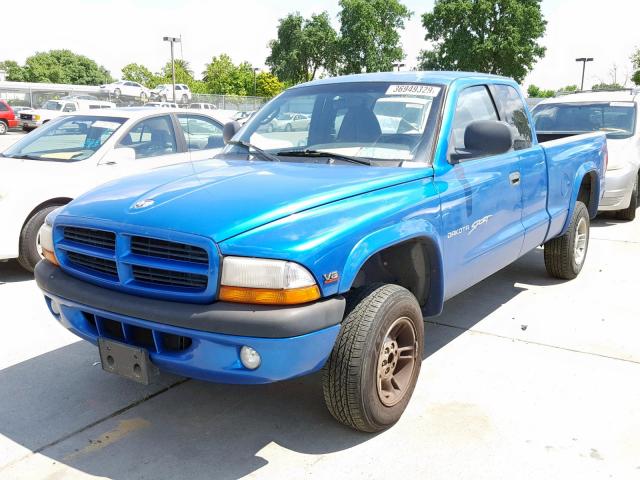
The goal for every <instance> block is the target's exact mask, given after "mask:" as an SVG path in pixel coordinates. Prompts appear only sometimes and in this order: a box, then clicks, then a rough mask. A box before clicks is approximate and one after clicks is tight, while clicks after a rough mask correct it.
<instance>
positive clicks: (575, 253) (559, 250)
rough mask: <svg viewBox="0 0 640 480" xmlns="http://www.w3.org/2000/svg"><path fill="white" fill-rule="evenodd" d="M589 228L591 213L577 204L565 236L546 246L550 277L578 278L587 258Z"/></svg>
mask: <svg viewBox="0 0 640 480" xmlns="http://www.w3.org/2000/svg"><path fill="white" fill-rule="evenodd" d="M589 228H590V222H589V211H588V210H587V207H586V205H585V204H584V203H582V202H576V206H575V208H574V209H573V215H572V217H571V223H570V224H569V228H568V229H567V231H566V232H565V234H564V235H562V236H560V237H556V238H554V239H552V240H549V241H548V242H547V243H545V244H544V265H545V267H546V268H547V273H549V275H551V276H552V277H555V278H562V279H564V280H572V279H574V278H576V277H577V276H578V274H579V273H580V271H581V270H582V266H583V265H584V261H585V259H586V257H587V250H588V248H589Z"/></svg>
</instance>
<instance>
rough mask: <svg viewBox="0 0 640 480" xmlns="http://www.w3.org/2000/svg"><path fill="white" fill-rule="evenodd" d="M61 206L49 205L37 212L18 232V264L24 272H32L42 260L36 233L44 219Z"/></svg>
mask: <svg viewBox="0 0 640 480" xmlns="http://www.w3.org/2000/svg"><path fill="white" fill-rule="evenodd" d="M61 206H62V205H51V206H48V207H45V208H43V209H42V210H38V211H37V212H36V213H35V214H33V215H32V216H31V218H29V220H27V223H25V224H24V227H22V232H20V256H19V257H18V262H19V263H20V265H21V266H22V268H24V269H25V270H27V271H29V272H33V269H34V268H36V264H37V263H38V262H39V261H40V260H42V256H41V255H40V253H39V252H38V233H39V232H40V227H42V224H43V223H44V219H45V218H46V217H47V215H49V213H51V212H52V211H53V210H55V209H56V208H59V207H61Z"/></svg>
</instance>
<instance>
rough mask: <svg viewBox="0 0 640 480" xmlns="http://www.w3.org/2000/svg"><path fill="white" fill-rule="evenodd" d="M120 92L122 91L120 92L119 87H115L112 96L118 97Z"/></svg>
mask: <svg viewBox="0 0 640 480" xmlns="http://www.w3.org/2000/svg"><path fill="white" fill-rule="evenodd" d="M120 93H122V92H120V89H119V88H116V89H115V90H114V91H113V96H114V97H116V98H120Z"/></svg>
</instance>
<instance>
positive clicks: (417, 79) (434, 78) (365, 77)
mask: <svg viewBox="0 0 640 480" xmlns="http://www.w3.org/2000/svg"><path fill="white" fill-rule="evenodd" d="M461 78H475V79H478V80H480V81H483V80H484V81H492V80H498V79H499V80H508V81H509V82H513V80H512V79H511V78H508V77H502V76H499V75H491V74H488V73H475V72H435V71H425V72H377V73H359V74H355V75H344V76H341V77H330V78H323V79H320V80H312V81H311V82H307V83H302V84H299V85H296V86H295V87H292V88H298V87H301V86H308V85H325V84H331V83H349V82H406V83H435V84H440V85H450V84H451V83H453V82H455V81H456V80H458V79H461Z"/></svg>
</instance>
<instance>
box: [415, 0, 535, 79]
mask: <svg viewBox="0 0 640 480" xmlns="http://www.w3.org/2000/svg"><path fill="white" fill-rule="evenodd" d="M540 3H541V0H436V3H435V5H434V8H433V11H432V12H430V13H425V14H424V15H423V16H422V25H423V26H424V28H425V29H426V30H427V33H426V35H425V40H427V41H428V42H432V43H433V46H432V48H431V49H429V50H423V51H422V53H421V55H420V58H419V60H420V66H421V68H423V69H425V70H431V69H435V70H468V71H478V72H487V73H494V74H499V75H506V76H509V77H513V78H514V79H515V80H516V81H517V82H522V80H523V79H524V78H525V76H526V75H527V73H528V72H529V71H531V69H532V68H533V65H534V64H535V62H536V61H537V60H538V59H540V58H542V57H544V54H545V51H546V49H545V48H544V47H542V46H541V45H540V44H539V43H538V40H539V39H540V38H541V37H542V36H543V35H544V33H545V30H546V25H547V22H546V21H545V20H544V17H543V15H542V11H541V9H540Z"/></svg>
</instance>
